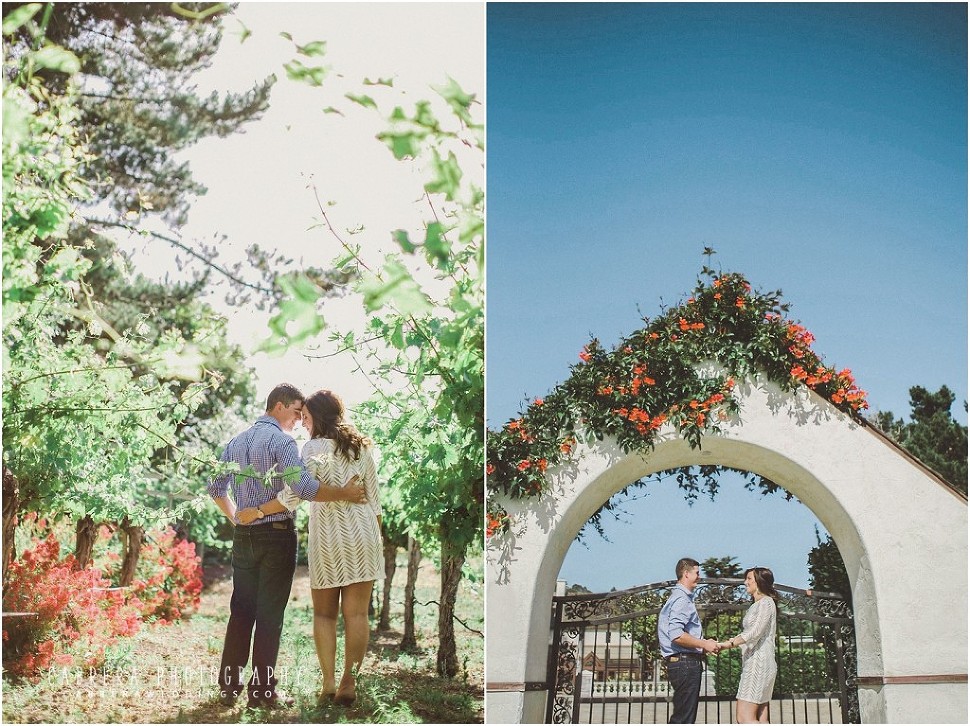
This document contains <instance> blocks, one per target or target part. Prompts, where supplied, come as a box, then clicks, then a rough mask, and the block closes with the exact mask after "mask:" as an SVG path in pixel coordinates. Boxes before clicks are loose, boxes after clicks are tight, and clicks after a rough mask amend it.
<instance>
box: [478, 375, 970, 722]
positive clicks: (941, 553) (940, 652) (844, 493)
mask: <svg viewBox="0 0 970 726" xmlns="http://www.w3.org/2000/svg"><path fill="white" fill-rule="evenodd" d="M736 396H737V397H738V399H739V400H740V401H741V405H742V408H741V414H740V416H739V417H738V419H737V420H734V421H731V422H729V423H728V425H727V426H725V427H724V429H725V430H724V432H723V433H722V434H720V435H717V436H707V437H705V438H704V441H703V448H702V450H701V451H697V450H691V449H690V447H689V446H688V444H687V443H686V442H685V441H683V440H682V439H680V438H679V437H676V436H675V435H673V433H672V432H667V436H666V437H665V438H664V440H663V441H662V442H661V443H659V444H658V445H657V446H656V448H655V449H654V451H653V452H651V453H650V454H649V455H639V454H633V455H631V454H625V453H623V451H622V450H620V449H619V448H618V447H617V446H616V444H615V442H612V441H610V440H607V441H604V442H601V443H599V444H598V445H596V446H593V447H584V448H581V450H580V451H579V452H578V453H579V456H578V457H577V463H576V464H575V465H571V466H569V467H564V468H561V469H558V470H556V471H551V472H550V477H551V481H552V484H553V485H552V487H551V489H550V491H549V493H547V494H546V496H545V497H543V499H542V500H541V501H539V502H535V501H527V502H521V501H509V502H506V506H507V509H508V511H509V512H510V513H511V514H512V515H513V516H514V517H515V518H516V519H517V520H518V521H519V522H521V524H522V525H524V526H522V527H521V532H520V533H519V536H518V537H517V538H516V539H515V540H514V548H513V550H512V554H511V557H510V558H509V559H507V560H506V559H503V558H501V557H499V556H498V555H497V553H494V552H492V553H490V556H489V565H488V567H489V570H488V575H489V581H488V583H487V592H486V603H487V605H486V616H487V634H488V643H487V654H488V655H487V659H486V682H487V686H486V687H487V690H488V692H487V695H486V719H487V721H488V723H518V722H522V723H536V722H541V721H542V720H543V718H544V715H545V714H544V708H545V700H546V693H545V692H544V691H533V692H524V691H522V690H516V685H515V684H524V683H526V682H541V681H544V680H545V678H546V672H545V671H546V657H547V648H548V640H549V618H550V615H549V614H550V606H551V602H552V596H553V594H554V590H555V583H556V578H557V576H558V573H559V569H560V567H561V565H562V561H563V559H564V557H565V555H566V552H567V550H568V549H569V546H570V545H571V544H572V542H573V539H574V537H575V535H576V533H577V532H578V531H579V529H580V528H581V527H582V525H583V524H584V523H585V522H586V520H587V519H588V518H589V517H590V515H592V514H593V512H595V511H596V509H598V508H599V507H600V506H601V505H602V504H603V503H604V502H605V501H606V500H607V499H608V498H609V497H610V496H612V495H613V494H615V493H616V492H617V491H619V490H620V489H622V488H623V487H624V486H626V485H628V484H630V483H631V482H632V481H635V480H636V479H639V478H641V477H644V476H648V475H650V474H652V473H655V472H658V471H662V470H664V469H669V468H674V467H680V466H686V465H693V464H720V465H723V466H729V467H733V468H737V469H741V470H747V471H753V472H756V473H758V474H761V475H764V476H766V477H768V478H770V479H771V480H773V481H775V482H777V483H779V484H781V485H782V486H784V487H785V488H786V489H788V490H789V491H790V492H792V494H794V495H795V496H796V497H798V498H799V499H800V500H801V501H802V502H804V503H805V505H806V506H808V507H809V508H810V509H811V510H812V511H813V512H814V513H815V515H816V516H817V517H818V518H819V520H820V521H821V522H822V524H823V525H824V526H825V528H826V529H827V530H828V531H829V533H830V534H831V535H832V537H833V539H834V540H835V542H836V543H837V545H838V547H839V551H840V553H841V554H842V558H843V560H844V561H845V565H846V569H847V570H848V573H849V578H850V580H851V582H852V590H853V592H852V594H853V601H854V606H855V619H856V639H857V648H858V673H859V677H860V680H862V681H863V682H864V683H866V685H864V686H862V687H860V706H861V709H862V719H863V722H866V723H886V722H889V723H928V722H937V723H967V685H966V673H967V504H966V500H964V499H962V498H961V497H959V496H957V495H955V494H954V493H953V492H952V491H951V490H950V489H948V488H947V487H946V486H945V485H943V484H942V483H941V482H940V481H939V480H938V479H937V478H936V477H934V476H933V475H932V474H930V473H929V472H927V471H926V470H925V469H924V468H922V467H921V466H919V465H918V464H917V463H916V462H914V461H913V460H912V459H910V458H909V457H907V456H906V455H904V454H903V453H901V452H900V451H899V450H898V449H896V448H895V447H894V446H892V445H891V444H890V443H889V442H887V441H886V440H885V439H884V438H883V437H881V436H879V435H878V434H876V433H875V432H873V431H872V430H871V429H869V428H867V427H862V426H859V425H857V424H855V423H854V422H853V421H852V420H851V419H850V418H849V417H848V416H846V415H845V414H843V413H842V412H840V411H838V410H837V409H836V408H834V407H833V406H831V405H829V404H828V403H827V402H826V401H824V400H823V399H821V398H819V397H818V396H816V395H815V394H813V393H810V392H809V391H807V390H800V391H799V392H797V393H795V394H789V393H786V392H783V391H781V390H780V389H779V388H777V387H776V386H775V385H774V384H771V383H765V382H756V383H748V384H744V385H741V386H739V388H738V390H737V391H736ZM926 676H933V677H937V678H936V680H941V679H940V678H939V677H942V680H944V681H953V680H955V679H956V680H959V677H960V676H962V677H963V682H962V683H960V682H943V683H926V682H923V681H925V680H926V679H925V677H926ZM497 685H500V687H501V688H502V691H501V692H497V691H496V690H495V689H494V688H491V687H490V686H497Z"/></svg>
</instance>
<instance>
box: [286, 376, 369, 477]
mask: <svg viewBox="0 0 970 726" xmlns="http://www.w3.org/2000/svg"><path fill="white" fill-rule="evenodd" d="M303 405H304V407H305V408H306V409H307V410H308V411H309V412H310V418H311V419H312V420H313V431H311V432H310V436H311V437H313V438H314V439H319V438H324V439H333V440H334V442H336V444H337V453H338V454H344V455H346V456H347V457H348V458H351V459H355V460H356V459H359V458H360V450H361V449H362V448H364V447H365V446H367V445H368V444H369V443H370V439H368V438H366V437H365V436H364V435H363V434H361V433H360V431H358V430H357V429H356V428H354V426H353V425H352V424H350V423H348V422H347V421H345V420H344V402H343V401H341V400H340V397H339V396H338V395H337V394H336V393H334V392H333V391H327V390H325V389H324V390H320V391H317V392H316V393H313V394H311V395H310V396H309V397H308V398H307V399H306V400H305V401H304V402H303Z"/></svg>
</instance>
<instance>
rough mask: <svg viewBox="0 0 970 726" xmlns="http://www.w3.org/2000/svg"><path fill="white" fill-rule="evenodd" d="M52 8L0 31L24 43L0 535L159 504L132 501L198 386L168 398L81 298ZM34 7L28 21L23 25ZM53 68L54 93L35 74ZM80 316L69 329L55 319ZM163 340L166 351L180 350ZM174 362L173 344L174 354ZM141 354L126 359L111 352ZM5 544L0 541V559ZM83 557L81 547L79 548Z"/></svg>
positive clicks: (16, 69)
mask: <svg viewBox="0 0 970 726" xmlns="http://www.w3.org/2000/svg"><path fill="white" fill-rule="evenodd" d="M51 12H52V9H51V7H50V6H47V7H46V8H43V9H42V7H41V6H40V5H27V6H19V7H17V8H15V9H14V10H12V11H11V12H10V13H8V14H7V15H5V17H4V21H3V32H4V35H5V37H8V38H9V37H12V36H14V35H15V34H18V33H22V32H24V29H27V31H29V34H30V37H31V41H30V43H29V45H28V50H26V51H25V52H23V53H20V54H18V55H10V56H8V57H7V58H6V60H5V65H4V78H5V81H6V82H5V84H4V89H3V108H4V113H3V117H4V134H3V174H4V185H3V226H4V244H3V272H4V274H3V313H4V316H3V318H4V319H3V346H4V349H3V359H4V377H3V410H4V417H3V437H4V451H3V456H4V519H3V525H4V533H3V536H4V543H5V544H7V545H12V543H13V527H14V526H15V524H16V517H17V514H18V512H19V511H22V510H23V509H27V510H38V511H44V512H60V511H67V512H70V513H72V514H73V515H74V516H75V517H76V518H77V519H81V520H83V519H85V518H86V517H88V516H89V515H91V516H93V517H96V518H101V519H111V520H115V521H118V520H121V519H122V518H123V517H125V516H128V517H129V518H130V519H131V521H133V522H136V523H141V522H151V521H156V518H157V517H158V516H159V513H158V512H153V511H150V510H146V509H145V508H143V507H139V506H137V504H136V503H135V502H134V501H133V497H132V495H131V491H132V490H133V489H136V488H138V487H139V486H141V485H143V484H144V482H145V481H146V479H147V476H148V467H149V464H150V461H151V458H152V456H153V455H154V453H155V451H156V450H157V449H158V447H159V441H164V440H166V439H170V438H171V437H172V435H173V434H174V430H175V427H176V425H177V423H178V422H179V421H181V420H182V419H183V418H184V417H185V416H186V415H187V414H188V413H189V412H190V411H191V409H192V407H193V406H194V405H195V403H196V401H195V395H194V394H195V392H197V390H198V388H199V387H200V386H204V385H205V384H196V385H195V386H194V387H189V388H187V389H185V390H184V391H183V392H182V393H181V394H178V393H177V392H176V391H174V390H173V389H172V388H171V387H169V386H167V385H165V384H164V383H162V382H161V381H159V379H158V377H157V376H156V375H155V374H154V373H153V372H151V369H152V367H153V366H152V361H153V357H154V356H158V355H164V354H165V352H166V351H164V350H159V349H158V347H157V346H156V347H153V346H150V345H146V343H145V341H144V340H143V338H142V336H141V335H140V333H139V331H137V330H136V331H132V332H131V333H130V334H128V335H117V336H115V337H114V338H113V339H112V341H111V345H107V346H106V345H104V344H103V342H102V341H101V340H100V334H101V332H102V330H103V329H104V324H103V321H102V320H101V318H100V317H99V316H98V314H97V312H96V310H93V309H91V308H90V306H86V305H85V300H84V295H83V290H84V286H85V276H86V274H87V273H88V271H89V270H90V267H91V264H90V261H88V260H86V259H85V258H84V257H83V255H82V254H81V250H80V249H79V248H78V247H77V246H75V245H72V244H71V243H70V241H69V226H70V223H71V219H72V215H74V214H75V213H76V210H77V208H78V205H79V204H82V203H84V202H86V201H87V200H89V199H90V197H91V194H90V188H89V185H88V184H87V182H86V179H85V177H84V174H83V169H84V165H85V164H86V163H87V162H88V161H89V160H90V154H89V152H88V150H87V149H86V147H85V146H84V145H83V143H82V139H81V137H80V133H79V129H78V125H77V123H76V121H77V119H78V115H79V111H78V108H77V106H76V104H75V97H76V96H75V93H76V90H75V88H74V86H73V85H72V84H71V81H70V79H71V78H72V77H73V76H74V74H75V73H76V72H77V70H78V68H79V67H80V63H79V61H78V59H77V58H76V56H74V55H73V54H72V53H70V52H69V51H67V50H65V49H64V48H62V47H60V46H57V45H55V44H53V43H51V42H50V40H49V39H47V38H46V37H45V35H44V31H43V28H44V27H46V26H47V25H48V24H49V20H50V15H51ZM39 13H40V14H41V15H40V17H41V20H40V22H37V21H36V20H35V17H36V16H38V14H39ZM41 70H42V71H44V72H45V75H47V76H51V75H52V74H61V75H63V76H64V77H65V78H66V80H64V79H61V81H60V83H59V84H54V85H56V86H57V87H59V88H63V92H58V91H54V90H51V88H50V87H49V86H48V84H47V83H45V82H44V81H43V80H42V79H41V77H40V75H38V73H37V71H41ZM72 319H74V320H77V319H80V320H83V321H85V323H86V326H85V327H84V328H83V329H69V328H68V326H67V325H66V321H68V320H72ZM180 342H181V341H180V340H179V339H178V336H176V335H173V336H172V338H171V340H170V343H171V345H172V350H175V349H177V348H178V346H179V345H180ZM175 355H176V357H177V355H178V354H177V353H176V354H175ZM125 358H127V359H133V360H137V361H139V362H140V363H141V366H140V367H137V368H136V367H133V366H132V365H131V364H130V363H128V362H126V360H124V359H125ZM11 552H12V546H11V547H10V549H9V550H8V549H5V553H4V556H5V559H4V564H5V565H6V564H7V562H8V558H9V557H10V554H11ZM81 554H82V555H83V554H84V553H81Z"/></svg>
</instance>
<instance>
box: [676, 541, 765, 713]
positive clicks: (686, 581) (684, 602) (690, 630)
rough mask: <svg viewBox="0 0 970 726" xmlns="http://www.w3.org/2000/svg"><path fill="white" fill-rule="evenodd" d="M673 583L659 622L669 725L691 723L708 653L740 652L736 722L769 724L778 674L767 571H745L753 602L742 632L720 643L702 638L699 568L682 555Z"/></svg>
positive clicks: (696, 563) (754, 568) (694, 562)
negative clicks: (669, 688)
mask: <svg viewBox="0 0 970 726" xmlns="http://www.w3.org/2000/svg"><path fill="white" fill-rule="evenodd" d="M676 574H677V584H676V585H675V586H674V588H673V590H672V591H671V593H670V598H669V599H668V600H667V602H666V604H665V605H664V606H663V609H662V610H661V611H660V616H659V617H658V619H657V635H658V637H659V639H660V654H661V655H662V656H663V659H664V660H665V661H666V663H667V675H668V678H669V680H670V685H671V686H672V687H673V689H674V699H673V701H674V711H673V713H672V714H671V716H670V720H669V723H694V721H695V720H696V718H697V704H698V700H699V697H700V687H701V674H702V671H703V663H704V660H705V657H706V654H707V653H719V652H721V651H722V650H727V649H729V648H738V647H739V648H741V664H742V665H741V682H740V683H739V684H738V695H737V699H738V700H737V709H736V718H737V722H738V723H768V702H769V701H770V700H771V692H772V690H773V689H774V685H775V676H776V675H777V672H778V667H777V664H776V663H775V631H776V627H777V626H776V624H777V612H778V610H777V601H778V592H777V591H776V590H775V577H774V575H773V574H772V572H771V570H769V569H768V568H767V567H752V568H751V569H749V570H746V571H745V573H744V585H745V588H746V589H747V591H748V594H749V595H751V597H752V599H753V600H754V602H753V604H752V605H751V607H750V608H748V611H747V612H746V613H745V615H744V620H743V621H742V628H743V630H742V632H741V633H739V634H738V635H736V636H734V637H733V638H731V639H729V640H726V641H722V642H718V641H716V640H712V639H710V638H707V639H705V638H703V628H702V626H701V620H700V617H699V616H698V614H697V607H696V606H695V605H694V595H695V592H694V590H695V588H696V587H697V583H698V581H699V580H700V564H699V563H698V562H697V560H692V559H690V558H689V557H685V558H683V559H682V560H680V561H679V562H678V563H677V569H676Z"/></svg>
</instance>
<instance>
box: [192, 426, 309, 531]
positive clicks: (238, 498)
mask: <svg viewBox="0 0 970 726" xmlns="http://www.w3.org/2000/svg"><path fill="white" fill-rule="evenodd" d="M220 461H227V462H228V461H234V462H236V463H237V464H239V468H240V470H242V469H246V468H247V467H248V466H249V465H250V464H252V466H253V468H254V469H255V470H256V471H258V472H259V473H261V474H265V473H266V472H268V471H269V470H270V469H273V470H274V471H275V472H278V473H280V474H282V473H283V472H284V471H285V470H286V469H287V468H288V467H291V466H299V467H300V469H301V472H300V481H298V482H294V483H292V484H290V487H291V488H292V489H293V492H294V493H295V494H296V495H297V496H299V497H300V499H305V500H312V499H313V498H314V497H315V496H316V494H317V491H318V490H319V489H320V482H318V481H317V480H316V478H315V477H314V476H313V475H312V474H310V472H309V471H307V468H306V467H305V466H304V465H303V460H302V459H301V458H300V453H299V451H298V450H297V447H296V441H294V440H293V437H292V436H288V435H287V434H285V433H283V429H281V428H280V425H279V422H278V421H277V420H276V419H275V418H273V417H272V416H260V417H259V418H258V419H256V423H254V424H253V425H252V427H250V428H249V429H247V430H246V431H243V432H242V433H241V434H239V435H238V436H236V437H235V438H234V439H233V440H232V441H230V442H229V443H228V444H226V448H225V450H224V451H223V452H222V456H221V457H220ZM268 484H269V485H268V486H264V483H263V481H261V480H258V479H253V478H251V477H247V478H246V480H245V481H244V482H243V483H242V484H236V480H235V475H234V474H233V473H231V472H229V473H226V474H222V475H221V476H217V477H216V478H215V479H213V480H212V481H211V482H209V486H208V487H207V488H208V491H209V496H211V497H212V498H213V499H216V498H219V497H224V496H226V494H227V492H228V490H229V489H232V498H233V500H235V502H236V508H237V509H245V508H247V507H259V506H261V505H263V504H266V503H267V502H269V501H272V500H273V499H276V495H277V494H279V493H280V492H281V491H282V490H283V485H284V484H285V482H284V481H283V479H282V477H273V478H272V479H270V480H269V482H268ZM294 516H295V513H294V512H278V513H276V514H267V515H266V517H265V518H264V519H261V520H258V522H259V523H260V524H262V523H263V522H278V521H282V520H284V519H292V518H293V517H294Z"/></svg>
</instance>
